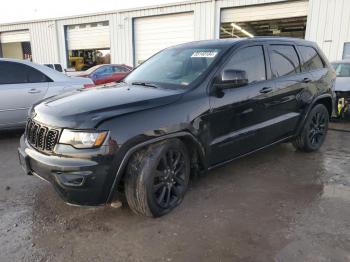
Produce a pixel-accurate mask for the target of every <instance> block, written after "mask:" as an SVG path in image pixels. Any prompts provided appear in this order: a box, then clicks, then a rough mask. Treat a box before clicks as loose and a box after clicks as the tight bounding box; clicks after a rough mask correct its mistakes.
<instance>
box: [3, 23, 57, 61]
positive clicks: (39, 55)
mask: <svg viewBox="0 0 350 262" xmlns="http://www.w3.org/2000/svg"><path fill="white" fill-rule="evenodd" d="M17 30H29V34H30V44H31V48H32V55H33V61H34V62H36V63H39V64H43V63H58V62H59V59H58V52H57V38H56V27H55V22H54V21H52V20H48V21H41V22H33V23H20V24H12V25H0V33H1V32H10V31H17ZM48 47H49V48H48Z"/></svg>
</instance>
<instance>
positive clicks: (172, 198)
mask: <svg viewBox="0 0 350 262" xmlns="http://www.w3.org/2000/svg"><path fill="white" fill-rule="evenodd" d="M185 188H186V162H185V158H184V155H183V154H182V152H180V151H176V150H168V151H167V152H166V153H165V154H163V156H162V157H161V159H160V161H159V163H158V166H157V169H156V171H155V177H154V183H153V194H154V197H155V200H156V202H157V204H158V205H159V206H160V207H161V208H164V209H168V208H172V207H175V206H176V205H177V204H178V203H179V201H180V200H181V199H182V196H183V191H184V189H185Z"/></svg>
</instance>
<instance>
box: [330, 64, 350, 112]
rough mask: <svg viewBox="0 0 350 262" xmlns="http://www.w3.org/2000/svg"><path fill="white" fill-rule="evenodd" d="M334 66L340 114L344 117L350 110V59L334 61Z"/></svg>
mask: <svg viewBox="0 0 350 262" xmlns="http://www.w3.org/2000/svg"><path fill="white" fill-rule="evenodd" d="M332 66H333V68H334V70H335V73H336V75H337V79H336V81H335V93H336V96H337V104H338V112H337V113H338V116H339V117H344V116H345V114H346V113H347V112H348V110H349V102H350V61H349V60H343V61H337V62H333V63H332Z"/></svg>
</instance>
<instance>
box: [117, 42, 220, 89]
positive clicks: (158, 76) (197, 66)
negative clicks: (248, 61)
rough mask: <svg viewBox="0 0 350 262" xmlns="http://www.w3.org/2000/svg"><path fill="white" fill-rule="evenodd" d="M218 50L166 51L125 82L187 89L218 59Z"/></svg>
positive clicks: (133, 73)
mask: <svg viewBox="0 0 350 262" xmlns="http://www.w3.org/2000/svg"><path fill="white" fill-rule="evenodd" d="M220 52H221V49H217V48H171V49H166V50H164V51H162V52H160V53H158V54H156V55H155V56H153V57H152V58H150V59H149V60H147V61H146V62H145V63H143V64H142V65H140V66H139V67H138V68H136V69H135V70H134V71H133V72H132V73H131V74H130V75H129V76H128V77H127V78H126V79H125V80H124V81H125V82H127V83H128V84H132V83H148V84H150V83H156V84H159V85H162V84H163V85H165V86H166V85H173V86H179V87H186V86H188V85H190V84H191V83H192V82H193V81H195V80H196V79H197V78H198V77H200V76H201V75H202V74H203V73H204V72H205V71H206V70H207V69H208V67H209V66H210V65H211V64H212V63H213V62H214V61H215V59H217V57H218V56H219V53H220Z"/></svg>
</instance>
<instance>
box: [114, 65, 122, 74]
mask: <svg viewBox="0 0 350 262" xmlns="http://www.w3.org/2000/svg"><path fill="white" fill-rule="evenodd" d="M113 72H114V73H121V72H123V70H122V68H121V67H119V66H113Z"/></svg>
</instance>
